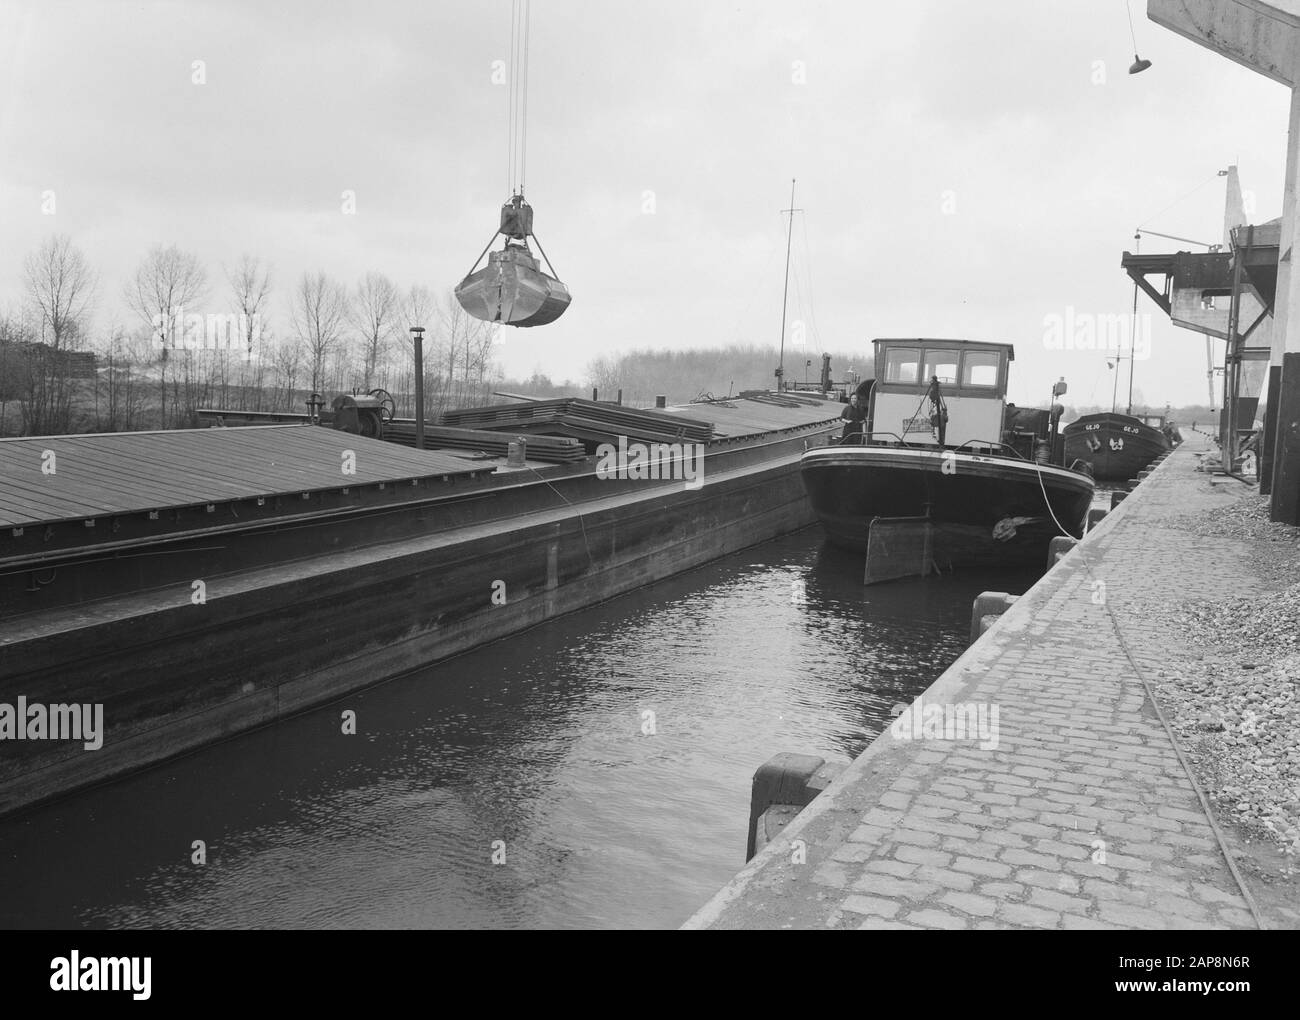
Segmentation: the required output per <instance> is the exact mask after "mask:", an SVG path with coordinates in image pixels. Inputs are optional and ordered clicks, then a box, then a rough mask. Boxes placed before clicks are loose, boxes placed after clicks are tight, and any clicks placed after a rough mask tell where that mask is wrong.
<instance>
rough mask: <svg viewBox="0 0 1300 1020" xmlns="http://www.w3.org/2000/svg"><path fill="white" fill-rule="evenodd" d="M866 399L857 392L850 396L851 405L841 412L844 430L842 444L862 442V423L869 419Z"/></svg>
mask: <svg viewBox="0 0 1300 1020" xmlns="http://www.w3.org/2000/svg"><path fill="white" fill-rule="evenodd" d="M863 404H864V401H863V400H862V398H860V397H859V396H858V395H857V394H856V393H855V394H853V396H851V397H849V406H848V407H846V408H845V409H844V410H843V411H841V412H840V417H841V418H843V419H844V430H843V431H842V432H841V433H840V445H841V446H857V445H858V444H860V443H861V442H862V423H863V422H865V421H866V420H867V409H866V408H865V407H864V406H863Z"/></svg>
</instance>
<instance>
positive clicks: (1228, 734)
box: [1150, 490, 1300, 877]
mask: <svg viewBox="0 0 1300 1020" xmlns="http://www.w3.org/2000/svg"><path fill="white" fill-rule="evenodd" d="M1244 491H1245V495H1244V496H1243V498H1242V499H1241V500H1239V501H1238V502H1236V503H1234V504H1231V505H1229V506H1227V507H1223V508H1220V509H1217V510H1214V511H1210V512H1207V513H1202V514H1195V515H1186V516H1185V517H1180V518H1177V519H1171V520H1170V521H1169V522H1168V523H1169V524H1170V525H1171V526H1174V527H1178V528H1179V529H1180V530H1187V531H1191V532H1194V533H1195V534H1197V535H1201V536H1222V537H1224V538H1232V539H1238V540H1245V541H1250V542H1255V543H1263V542H1267V543H1277V544H1278V545H1280V546H1283V548H1280V549H1277V550H1269V549H1267V548H1265V549H1259V560H1260V562H1258V563H1252V564H1251V566H1252V568H1254V569H1256V570H1258V572H1259V573H1260V575H1261V576H1262V577H1265V578H1269V579H1271V580H1273V581H1275V582H1276V583H1278V584H1286V586H1285V587H1282V588H1280V590H1269V591H1263V592H1261V594H1260V595H1258V596H1256V597H1254V598H1250V599H1233V600H1225V601H1222V602H1215V603H1210V602H1206V601H1204V600H1195V601H1189V600H1182V601H1178V600H1168V601H1166V602H1164V603H1163V604H1157V605H1152V606H1151V607H1150V609H1151V611H1153V612H1155V613H1157V614H1158V616H1159V617H1160V618H1161V619H1162V622H1165V623H1167V624H1168V626H1170V627H1171V628H1172V629H1173V630H1174V632H1175V633H1178V634H1179V635H1180V636H1181V637H1182V638H1184V639H1185V640H1186V642H1187V646H1188V651H1189V655H1188V656H1187V657H1186V659H1185V661H1183V662H1180V663H1177V664H1175V665H1174V666H1173V668H1171V669H1169V670H1167V671H1162V672H1163V673H1164V675H1163V676H1159V677H1155V678H1153V679H1154V680H1155V684H1156V688H1157V696H1158V698H1159V699H1160V704H1161V707H1162V709H1163V710H1164V711H1165V713H1166V715H1167V716H1168V717H1169V721H1170V724H1171V725H1172V726H1173V728H1174V731H1175V732H1176V733H1177V734H1178V737H1179V740H1180V742H1181V743H1182V745H1183V748H1184V750H1185V751H1186V753H1187V755H1188V757H1189V759H1190V760H1191V761H1192V763H1193V766H1194V768H1195V770H1196V773H1197V779H1198V781H1199V782H1200V783H1201V784H1202V786H1203V787H1204V789H1205V791H1206V793H1207V794H1208V795H1209V796H1210V798H1211V800H1212V801H1213V802H1214V803H1215V806H1216V809H1217V811H1218V812H1219V816H1220V818H1223V819H1232V820H1234V821H1235V822H1236V823H1237V824H1238V825H1239V826H1241V827H1242V829H1243V830H1244V831H1245V832H1246V833H1248V834H1250V835H1251V836H1253V837H1255V838H1256V839H1258V840H1260V841H1263V842H1265V843H1269V844H1272V845H1273V846H1275V847H1276V848H1277V849H1279V850H1281V851H1282V856H1280V857H1279V859H1278V865H1279V871H1280V873H1281V874H1282V875H1285V876H1288V877H1290V876H1294V875H1295V874H1296V872H1297V864H1298V863H1300V861H1298V860H1297V858H1298V857H1300V582H1297V583H1289V584H1287V583H1286V582H1287V581H1293V580H1294V579H1295V578H1297V577H1300V557H1298V556H1297V555H1296V553H1297V551H1298V547H1300V542H1298V541H1297V538H1298V535H1297V529H1295V528H1292V527H1289V526H1287V525H1282V524H1273V523H1271V522H1270V521H1269V519H1268V497H1261V496H1259V495H1257V494H1256V493H1255V491H1254V490H1244Z"/></svg>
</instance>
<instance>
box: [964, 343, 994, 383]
mask: <svg viewBox="0 0 1300 1020" xmlns="http://www.w3.org/2000/svg"><path fill="white" fill-rule="evenodd" d="M1001 362H1002V356H1001V355H1000V354H998V353H996V352H995V351H966V352H965V354H964V356H963V358H962V365H961V384H962V386H988V387H990V388H992V387H994V386H996V385H997V384H998V369H999V368H1000V367H1001Z"/></svg>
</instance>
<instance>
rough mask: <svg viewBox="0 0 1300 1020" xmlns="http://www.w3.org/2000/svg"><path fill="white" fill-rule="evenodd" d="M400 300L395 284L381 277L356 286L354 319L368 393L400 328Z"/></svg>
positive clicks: (367, 277) (367, 278)
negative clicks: (359, 341) (359, 338)
mask: <svg viewBox="0 0 1300 1020" xmlns="http://www.w3.org/2000/svg"><path fill="white" fill-rule="evenodd" d="M401 305H402V302H401V299H400V298H399V297H398V293H397V288H396V287H394V286H393V281H392V280H390V279H389V278H388V277H387V276H384V275H383V274H382V273H367V274H366V275H365V277H364V278H363V279H362V280H361V282H360V283H358V284H357V292H356V298H355V300H354V301H353V303H352V308H351V318H352V322H353V325H354V326H355V327H356V330H357V332H358V333H359V334H360V337H361V361H362V383H361V388H362V389H364V390H369V389H370V388H371V386H372V384H373V383H374V379H375V374H376V372H377V370H378V368H379V365H380V362H381V360H382V359H383V357H384V355H385V354H386V353H387V350H388V346H389V344H390V343H391V341H392V339H393V334H394V333H395V332H396V331H397V329H398V328H399V325H400V324H399V322H398V319H399V318H400V317H401Z"/></svg>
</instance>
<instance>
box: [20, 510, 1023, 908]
mask: <svg viewBox="0 0 1300 1020" xmlns="http://www.w3.org/2000/svg"><path fill="white" fill-rule="evenodd" d="M861 573H862V556H861V555H857V556H853V555H850V554H846V553H843V552H840V551H838V550H835V549H833V548H832V547H829V546H824V545H823V541H822V535H821V531H820V530H819V529H817V528H810V529H807V530H805V531H803V532H800V533H798V534H795V535H791V536H787V537H785V538H782V539H778V540H776V541H772V542H767V543H764V544H763V545H759V546H755V547H753V548H751V549H747V550H745V551H743V552H741V553H738V554H735V555H731V556H728V557H726V558H724V559H721V560H718V561H716V562H714V563H711V564H709V565H707V566H705V567H703V568H700V569H697V570H694V571H691V572H689V573H686V574H682V575H680V576H678V577H676V578H674V579H672V580H670V581H666V582H662V583H660V584H657V585H654V586H652V587H649V588H646V589H643V590H641V591H639V592H636V593H634V594H631V595H627V596H623V597H621V598H617V599H613V600H610V601H609V602H606V603H604V604H602V605H600V606H598V607H596V608H594V609H591V610H587V611H584V612H582V613H577V614H573V615H571V616H567V617H564V618H562V619H560V620H557V621H553V622H551V623H549V624H547V625H545V626H543V627H539V628H537V629H534V630H532V631H529V632H527V633H524V634H521V635H516V636H514V637H512V638H509V639H507V640H505V641H501V642H498V643H496V644H493V645H490V646H487V647H485V648H482V649H480V650H478V651H475V652H473V653H470V654H466V655H463V656H460V657H458V658H456V659H453V660H450V661H448V662H445V663H442V664H440V665H436V666H431V667H429V668H427V669H424V670H422V671H420V672H418V673H414V674H411V675H408V676H404V677H401V678H398V679H396V680H392V681H389V682H387V683H384V684H381V685H379V686H376V687H373V688H371V689H369V690H368V691H366V692H364V693H361V694H357V695H353V696H349V697H347V698H346V699H344V700H342V701H340V702H338V703H335V704H332V705H329V706H327V707H324V708H321V709H318V710H315V711H313V712H310V713H308V714H305V715H302V716H300V717H297V718H295V719H291V720H289V721H286V722H283V723H280V724H277V725H275V726H272V727H268V728H266V729H263V730H259V731H257V732H254V733H249V734H245V735H243V736H240V737H238V738H235V739H233V740H230V741H228V742H226V743H223V744H220V745H218V746H215V747H210V748H207V749H205V750H202V751H199V752H196V753H194V754H191V755H189V756H187V757H184V758H182V759H179V760H177V761H174V762H170V763H167V764H166V765H163V766H160V767H158V768H154V769H151V770H149V771H147V772H144V773H141V774H138V775H136V776H133V777H130V778H128V779H125V780H122V781H119V782H116V783H112V784H109V785H106V786H103V787H101V788H99V789H96V790H92V791H88V792H85V793H82V794H78V795H76V796H73V797H70V798H67V799H64V800H62V801H59V802H56V803H54V804H51V805H48V806H46V807H43V808H39V809H37V810H35V811H31V812H28V813H26V814H24V815H20V816H18V817H16V818H13V819H10V820H8V821H0V886H2V887H3V894H2V895H0V927H105V926H107V927H129V926H147V927H174V926H175V927H292V928H299V927H301V928H332V927H447V928H488V927H504V928H524V927H545V928H574V927H592V928H616V927H654V928H659V927H674V926H677V925H679V924H681V923H682V922H683V921H684V920H685V919H686V918H687V917H689V916H690V915H691V914H692V913H693V912H694V911H695V910H696V909H697V908H698V907H700V906H701V905H702V904H703V903H704V902H705V901H706V900H707V899H708V898H709V897H710V896H712V895H713V893H714V892H716V891H717V889H718V888H719V887H720V886H722V885H723V884H724V883H725V882H727V881H728V880H729V879H730V878H731V877H732V875H734V874H735V872H736V871H737V870H739V868H740V866H741V865H742V864H743V863H744V850H745V838H746V823H747V819H748V810H749V785H750V779H751V777H752V775H753V773H754V770H755V768H757V766H759V765H760V764H762V763H763V762H764V761H766V760H767V759H768V758H769V757H770V756H771V755H773V754H775V753H776V752H778V751H800V752H807V753H813V754H818V755H821V756H823V757H826V758H828V759H836V760H839V761H848V760H849V759H851V758H852V757H853V756H855V755H857V754H858V753H859V752H860V751H861V750H862V749H863V748H864V747H865V746H866V745H867V744H868V743H869V742H870V741H871V739H872V738H873V737H874V736H875V735H876V734H878V733H879V732H880V731H881V730H882V729H883V728H884V727H885V726H886V725H887V724H888V722H889V721H890V718H891V716H890V708H891V707H892V706H894V705H896V704H898V703H900V702H908V701H911V700H912V699H913V698H914V697H915V696H916V695H917V694H918V693H920V692H921V691H922V690H923V689H924V688H925V687H927V686H928V685H929V684H930V683H931V682H932V681H933V680H934V679H935V677H937V676H938V675H939V674H940V673H941V672H942V671H943V670H944V669H945V668H946V667H947V666H948V665H949V664H950V663H951V662H952V661H953V660H954V659H955V658H956V657H957V656H958V655H959V654H960V653H961V652H962V650H963V649H964V647H965V645H966V640H967V636H968V629H969V625H970V607H971V600H972V599H973V598H974V597H975V595H977V594H978V593H979V592H980V591H983V590H988V589H994V590H1003V591H1011V592H1022V591H1024V590H1025V589H1026V588H1028V586H1029V585H1031V584H1032V583H1033V581H1034V580H1035V579H1036V577H1035V573H1025V572H1019V573H1014V574H1012V573H1008V574H1003V575H990V574H987V573H985V574H978V575H976V574H968V575H962V574H950V575H944V576H941V577H932V578H927V579H915V580H908V581H898V582H893V583H890V584H885V585H879V586H874V587H872V588H864V587H863V586H862V583H861ZM345 711H346V712H353V713H355V723H356V734H355V735H351V734H345V733H344V732H343V730H344V728H345V727H344V723H343V719H344V712H345ZM198 841H201V849H202V852H203V856H204V857H205V860H204V862H203V863H196V858H197V857H198V856H199V851H198V850H196V849H195V846H196V842H198Z"/></svg>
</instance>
